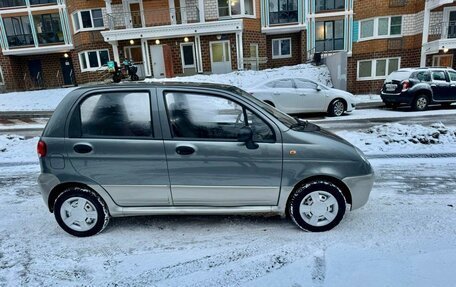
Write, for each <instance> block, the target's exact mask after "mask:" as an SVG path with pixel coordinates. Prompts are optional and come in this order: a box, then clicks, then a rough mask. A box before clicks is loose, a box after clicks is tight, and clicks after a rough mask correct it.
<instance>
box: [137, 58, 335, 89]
mask: <svg viewBox="0 0 456 287" xmlns="http://www.w3.org/2000/svg"><path fill="white" fill-rule="evenodd" d="M284 77H295V78H307V79H310V80H314V81H316V82H319V83H322V84H323V85H326V86H329V87H332V82H331V75H330V73H329V70H328V68H327V67H326V66H319V67H316V66H313V65H310V64H300V65H296V66H287V67H281V68H275V69H266V70H261V71H252V70H248V71H235V72H231V73H228V74H211V75H194V76H187V77H175V78H169V79H146V80H145V82H154V81H179V82H205V83H218V84H228V85H232V86H236V87H239V88H241V89H247V88H250V87H253V86H256V85H257V84H259V83H261V82H265V81H267V80H270V79H274V78H284Z"/></svg>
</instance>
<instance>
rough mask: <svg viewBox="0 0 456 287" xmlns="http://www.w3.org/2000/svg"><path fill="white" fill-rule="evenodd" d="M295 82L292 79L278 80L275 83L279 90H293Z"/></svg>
mask: <svg viewBox="0 0 456 287" xmlns="http://www.w3.org/2000/svg"><path fill="white" fill-rule="evenodd" d="M293 87H294V86H293V81H292V80H291V79H283V80H277V81H275V82H274V88H277V89H292V88H293Z"/></svg>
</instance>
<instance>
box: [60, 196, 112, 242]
mask: <svg viewBox="0 0 456 287" xmlns="http://www.w3.org/2000/svg"><path fill="white" fill-rule="evenodd" d="M54 216H55V219H56V221H57V223H58V224H59V225H60V227H61V228H62V229H63V230H65V231H66V232H68V233H69V234H71V235H74V236H78V237H86V236H91V235H95V234H97V233H99V232H101V231H102V230H103V229H104V228H105V227H106V226H107V225H108V223H109V212H108V209H107V207H106V204H105V203H104V201H103V200H102V199H101V198H100V197H99V196H98V195H97V194H96V193H95V192H93V191H92V190H90V189H85V188H80V187H71V188H68V189H66V190H65V191H63V192H62V193H61V194H60V195H59V196H58V197H57V199H56V200H55V203H54Z"/></svg>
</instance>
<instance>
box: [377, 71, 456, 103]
mask: <svg viewBox="0 0 456 287" xmlns="http://www.w3.org/2000/svg"><path fill="white" fill-rule="evenodd" d="M381 97H382V100H383V102H384V103H385V105H386V106H387V107H388V108H396V107H398V106H399V105H400V104H407V105H410V106H411V107H412V109H413V110H416V111H423V110H425V109H426V108H427V107H428V105H429V104H442V105H444V106H449V105H451V103H453V102H456V71H455V70H453V69H450V68H417V69H400V70H398V71H396V72H393V73H391V75H389V76H388V77H387V78H386V80H385V83H384V84H383V87H382V90H381Z"/></svg>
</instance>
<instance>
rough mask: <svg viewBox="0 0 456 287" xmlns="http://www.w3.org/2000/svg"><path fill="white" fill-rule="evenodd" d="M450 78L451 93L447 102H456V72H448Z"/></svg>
mask: <svg viewBox="0 0 456 287" xmlns="http://www.w3.org/2000/svg"><path fill="white" fill-rule="evenodd" d="M448 76H449V77H450V92H449V93H448V97H447V100H449V101H456V72H455V71H448Z"/></svg>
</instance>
